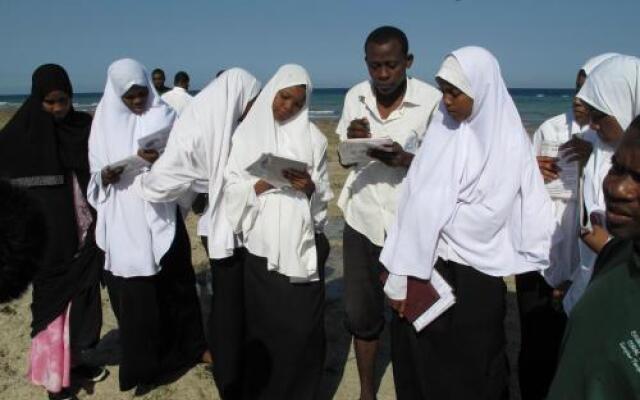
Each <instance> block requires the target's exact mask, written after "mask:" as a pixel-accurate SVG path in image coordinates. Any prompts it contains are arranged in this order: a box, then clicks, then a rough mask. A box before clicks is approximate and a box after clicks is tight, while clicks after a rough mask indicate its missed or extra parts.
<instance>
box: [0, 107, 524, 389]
mask: <svg viewBox="0 0 640 400" xmlns="http://www.w3.org/2000/svg"><path fill="white" fill-rule="evenodd" d="M10 115H11V113H10V112H5V111H0V127H2V126H4V124H5V123H6V122H7V120H8V118H9V117H10ZM335 125H336V122H335V121H330V120H323V121H319V122H318V126H319V127H320V129H321V130H322V131H323V132H324V133H325V135H326V136H327V138H328V139H329V143H330V146H329V161H330V164H329V172H330V174H331V179H332V188H333V190H334V193H335V197H336V198H337V196H338V195H339V193H340V189H341V187H342V183H343V182H344V179H345V177H346V173H345V170H343V169H342V168H341V167H340V165H339V164H338V162H337V160H336V158H337V157H336V137H335V135H334V134H333V131H334V129H335ZM329 212H330V221H329V226H328V231H327V236H328V237H329V240H330V242H331V246H332V248H331V255H330V258H329V261H328V264H327V282H326V286H327V298H326V313H325V326H326V336H327V342H328V353H327V358H326V364H325V376H324V378H323V384H322V388H321V393H320V396H319V398H320V399H321V400H328V399H340V400H342V399H345V400H352V399H357V396H358V393H359V384H358V376H357V371H356V365H355V358H354V355H353V351H352V348H351V343H350V338H349V336H348V334H347V332H346V330H345V329H344V327H343V323H342V321H343V313H344V312H343V305H342V299H341V295H342V229H343V220H342V217H341V214H340V212H339V210H338V209H337V207H336V205H335V199H334V200H333V202H332V203H331V206H330V211H329ZM195 222H196V217H194V216H193V215H190V216H189V217H188V218H187V227H188V230H189V234H190V236H191V242H192V246H191V247H192V258H193V266H194V268H195V271H196V273H197V276H198V291H199V293H200V294H201V303H202V308H203V314H204V316H205V317H206V315H207V314H208V311H209V310H208V303H209V298H210V297H209V296H210V292H209V289H208V283H207V282H208V260H207V258H206V255H205V253H204V250H203V248H202V246H201V244H200V241H199V240H198V239H197V237H196V236H195ZM506 281H507V285H508V288H509V293H508V315H507V321H506V329H507V339H508V342H509V344H508V348H509V356H510V361H511V367H512V368H511V372H512V379H511V381H512V385H511V398H512V399H519V398H520V396H519V389H518V386H517V382H516V381H517V379H515V377H516V372H517V368H516V364H515V363H514V361H515V359H516V355H517V349H518V344H519V339H520V338H519V326H518V321H517V314H516V313H517V309H516V302H515V287H514V283H513V279H511V278H509V279H507V280H506ZM30 300H31V294H30V292H29V293H27V294H26V295H25V296H24V297H23V298H22V299H20V300H18V301H14V302H12V303H9V304H5V305H2V306H0V326H1V327H2V328H1V329H0V398H2V399H15V400H27V399H29V400H30V399H44V398H46V393H45V391H44V390H43V389H41V388H37V387H34V386H32V385H31V384H30V383H29V382H28V381H27V379H26V378H25V374H26V370H27V355H28V350H29V344H30V337H29V332H30V322H31V313H30V311H29V304H30ZM102 304H103V314H104V324H103V335H111V337H112V336H113V333H114V329H115V327H116V323H115V319H114V316H113V312H112V310H111V305H110V304H109V299H108V297H107V295H106V290H103V301H102ZM383 342H384V343H385V345H384V347H383V349H382V354H381V357H380V359H381V360H382V361H383V362H382V363H380V365H379V368H378V371H377V372H378V373H377V376H378V378H379V382H380V388H379V392H378V398H379V399H381V400H383V399H384V400H387V399H389V400H391V399H394V398H395V395H394V389H393V377H392V371H391V365H390V361H389V356H390V352H389V345H388V332H387V331H385V333H384V337H383ZM108 369H109V371H110V373H111V376H110V377H109V378H107V379H106V380H105V381H104V382H101V383H98V384H97V385H95V387H93V388H92V387H82V388H78V394H77V396H78V398H80V399H95V400H107V399H109V400H111V399H130V398H134V393H133V391H130V392H125V393H121V392H120V391H119V390H118V379H117V376H118V367H117V366H116V365H113V366H109V367H108ZM136 398H139V399H146V400H152V399H154V400H159V399H163V400H164V399H176V400H177V399H180V400H196V399H218V398H219V397H218V394H217V391H216V388H215V385H214V383H213V380H212V377H211V373H210V372H209V370H208V368H206V367H205V366H204V365H199V366H197V367H195V368H193V369H192V370H190V371H188V372H187V373H186V374H185V375H183V376H181V377H180V378H178V379H177V380H176V381H175V382H173V383H170V384H167V385H165V386H161V387H158V388H155V389H154V390H152V391H150V392H148V393H146V394H144V395H142V396H139V397H136ZM283 400H284V399H283Z"/></svg>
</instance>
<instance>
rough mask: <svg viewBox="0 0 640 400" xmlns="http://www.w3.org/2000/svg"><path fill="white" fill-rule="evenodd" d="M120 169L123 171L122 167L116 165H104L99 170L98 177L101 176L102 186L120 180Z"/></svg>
mask: <svg viewBox="0 0 640 400" xmlns="http://www.w3.org/2000/svg"><path fill="white" fill-rule="evenodd" d="M122 171H124V167H118V168H114V169H111V168H109V167H104V169H103V170H102V171H101V172H100V177H101V178H102V186H107V185H111V184H113V183H117V182H118V181H119V180H120V175H121V174H122Z"/></svg>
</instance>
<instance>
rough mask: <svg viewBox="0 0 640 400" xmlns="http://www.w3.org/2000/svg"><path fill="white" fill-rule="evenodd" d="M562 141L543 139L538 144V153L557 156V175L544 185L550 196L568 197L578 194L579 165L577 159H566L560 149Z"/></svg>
mask: <svg viewBox="0 0 640 400" xmlns="http://www.w3.org/2000/svg"><path fill="white" fill-rule="evenodd" d="M563 144H564V143H562V142H555V141H549V140H544V141H543V142H542V143H541V144H540V155H541V156H545V157H553V158H557V161H556V165H558V167H560V170H561V171H560V173H559V174H558V175H559V177H558V179H556V180H553V181H551V182H549V183H547V184H546V185H545V187H546V189H547V192H548V193H549V196H551V198H556V199H558V198H559V199H570V198H574V197H576V196H577V194H578V183H579V181H580V166H579V165H578V161H568V160H567V157H566V154H565V152H563V151H562V150H560V146H562V145H563Z"/></svg>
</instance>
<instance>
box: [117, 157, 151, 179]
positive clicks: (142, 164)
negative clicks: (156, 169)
mask: <svg viewBox="0 0 640 400" xmlns="http://www.w3.org/2000/svg"><path fill="white" fill-rule="evenodd" d="M150 165H151V163H149V162H148V161H147V160H145V159H144V158H142V157H140V156H138V155H133V156H130V157H127V158H124V159H122V160H120V161H117V162H114V163H112V164H109V165H107V168H109V169H111V170H115V169H119V168H122V173H121V174H120V179H121V180H122V179H130V178H134V177H135V176H136V175H138V174H139V173H140V172H142V170H143V169H144V168H146V167H149V166H150Z"/></svg>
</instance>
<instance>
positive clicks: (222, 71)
mask: <svg viewBox="0 0 640 400" xmlns="http://www.w3.org/2000/svg"><path fill="white" fill-rule="evenodd" d="M225 71H226V69H221V70H220V71H218V72H217V73H216V78H217V77H219V76H220V75H222V74H224V72H225Z"/></svg>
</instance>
